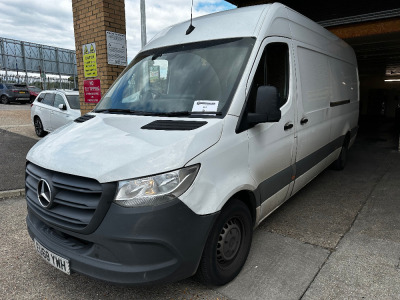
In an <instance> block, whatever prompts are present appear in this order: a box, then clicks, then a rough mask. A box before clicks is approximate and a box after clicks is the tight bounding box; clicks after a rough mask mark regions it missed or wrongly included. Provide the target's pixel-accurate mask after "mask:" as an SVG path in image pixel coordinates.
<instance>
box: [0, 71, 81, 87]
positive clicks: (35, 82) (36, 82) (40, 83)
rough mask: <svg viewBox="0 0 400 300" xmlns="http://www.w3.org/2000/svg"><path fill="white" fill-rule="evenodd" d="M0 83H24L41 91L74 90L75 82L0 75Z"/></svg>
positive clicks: (54, 78) (71, 80) (67, 79)
mask: <svg viewBox="0 0 400 300" xmlns="http://www.w3.org/2000/svg"><path fill="white" fill-rule="evenodd" d="M0 82H4V83H10V84H13V83H25V84H26V85H29V86H36V87H38V88H40V89H42V90H51V89H74V88H76V82H77V80H75V82H74V80H73V78H72V77H69V78H61V79H60V78H59V77H47V78H46V79H45V80H43V78H40V77H39V76H22V75H10V74H7V75H5V74H0Z"/></svg>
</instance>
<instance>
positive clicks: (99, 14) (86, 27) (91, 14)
mask: <svg viewBox="0 0 400 300" xmlns="http://www.w3.org/2000/svg"><path fill="white" fill-rule="evenodd" d="M72 11H73V17H74V32H75V47H76V60H77V68H78V82H79V97H80V102H81V111H82V114H85V113H86V112H88V111H90V110H92V109H93V108H94V107H95V105H96V104H92V103H85V99H84V92H83V81H84V79H85V76H84V70H83V54H82V46H83V45H85V44H89V43H93V42H94V43H96V57H97V77H96V78H98V79H100V84H101V95H104V94H105V92H106V91H107V90H108V88H109V87H110V85H111V84H112V83H113V82H114V81H115V79H116V78H117V77H118V75H119V74H120V73H121V72H122V71H123V69H124V67H122V66H114V65H109V64H108V63H107V44H106V31H113V32H117V33H122V34H126V26H125V3H124V0H72ZM86 79H89V78H86Z"/></svg>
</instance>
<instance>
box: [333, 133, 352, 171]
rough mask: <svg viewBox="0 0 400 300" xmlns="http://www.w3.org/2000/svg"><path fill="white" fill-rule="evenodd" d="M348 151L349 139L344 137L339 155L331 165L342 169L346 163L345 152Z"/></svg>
mask: <svg viewBox="0 0 400 300" xmlns="http://www.w3.org/2000/svg"><path fill="white" fill-rule="evenodd" d="M348 151H349V139H348V138H347V137H346V139H345V140H344V142H343V146H342V150H341V151H340V155H339V157H338V159H337V160H335V161H334V162H333V164H332V165H331V167H332V169H334V170H343V169H344V167H345V166H346V163H347V153H348Z"/></svg>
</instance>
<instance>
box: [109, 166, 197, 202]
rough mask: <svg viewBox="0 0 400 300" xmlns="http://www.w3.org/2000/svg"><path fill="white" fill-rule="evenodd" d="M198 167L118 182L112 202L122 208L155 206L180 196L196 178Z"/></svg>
mask: <svg viewBox="0 0 400 300" xmlns="http://www.w3.org/2000/svg"><path fill="white" fill-rule="evenodd" d="M199 167H200V165H194V166H190V167H186V168H182V169H179V170H176V171H171V172H168V173H163V174H158V175H154V176H149V177H143V178H136V179H131V180H123V181H120V182H118V192H117V196H116V197H115V199H114V202H115V203H116V204H118V205H121V206H124V207H137V206H156V205H160V204H164V203H166V202H169V201H171V200H173V199H175V198H176V197H179V196H180V195H182V194H183V193H184V192H186V190H187V189H188V188H189V187H190V186H191V184H192V183H193V181H194V179H195V178H196V175H197V172H198V170H199Z"/></svg>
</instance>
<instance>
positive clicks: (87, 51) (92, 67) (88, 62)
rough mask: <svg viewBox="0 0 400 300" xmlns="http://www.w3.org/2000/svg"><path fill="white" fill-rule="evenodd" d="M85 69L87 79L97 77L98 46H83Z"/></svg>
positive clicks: (93, 44) (92, 44) (91, 44)
mask: <svg viewBox="0 0 400 300" xmlns="http://www.w3.org/2000/svg"><path fill="white" fill-rule="evenodd" d="M82 51H83V69H84V71H85V78H87V77H97V62H96V44H95V43H90V44H85V45H83V46H82Z"/></svg>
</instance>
